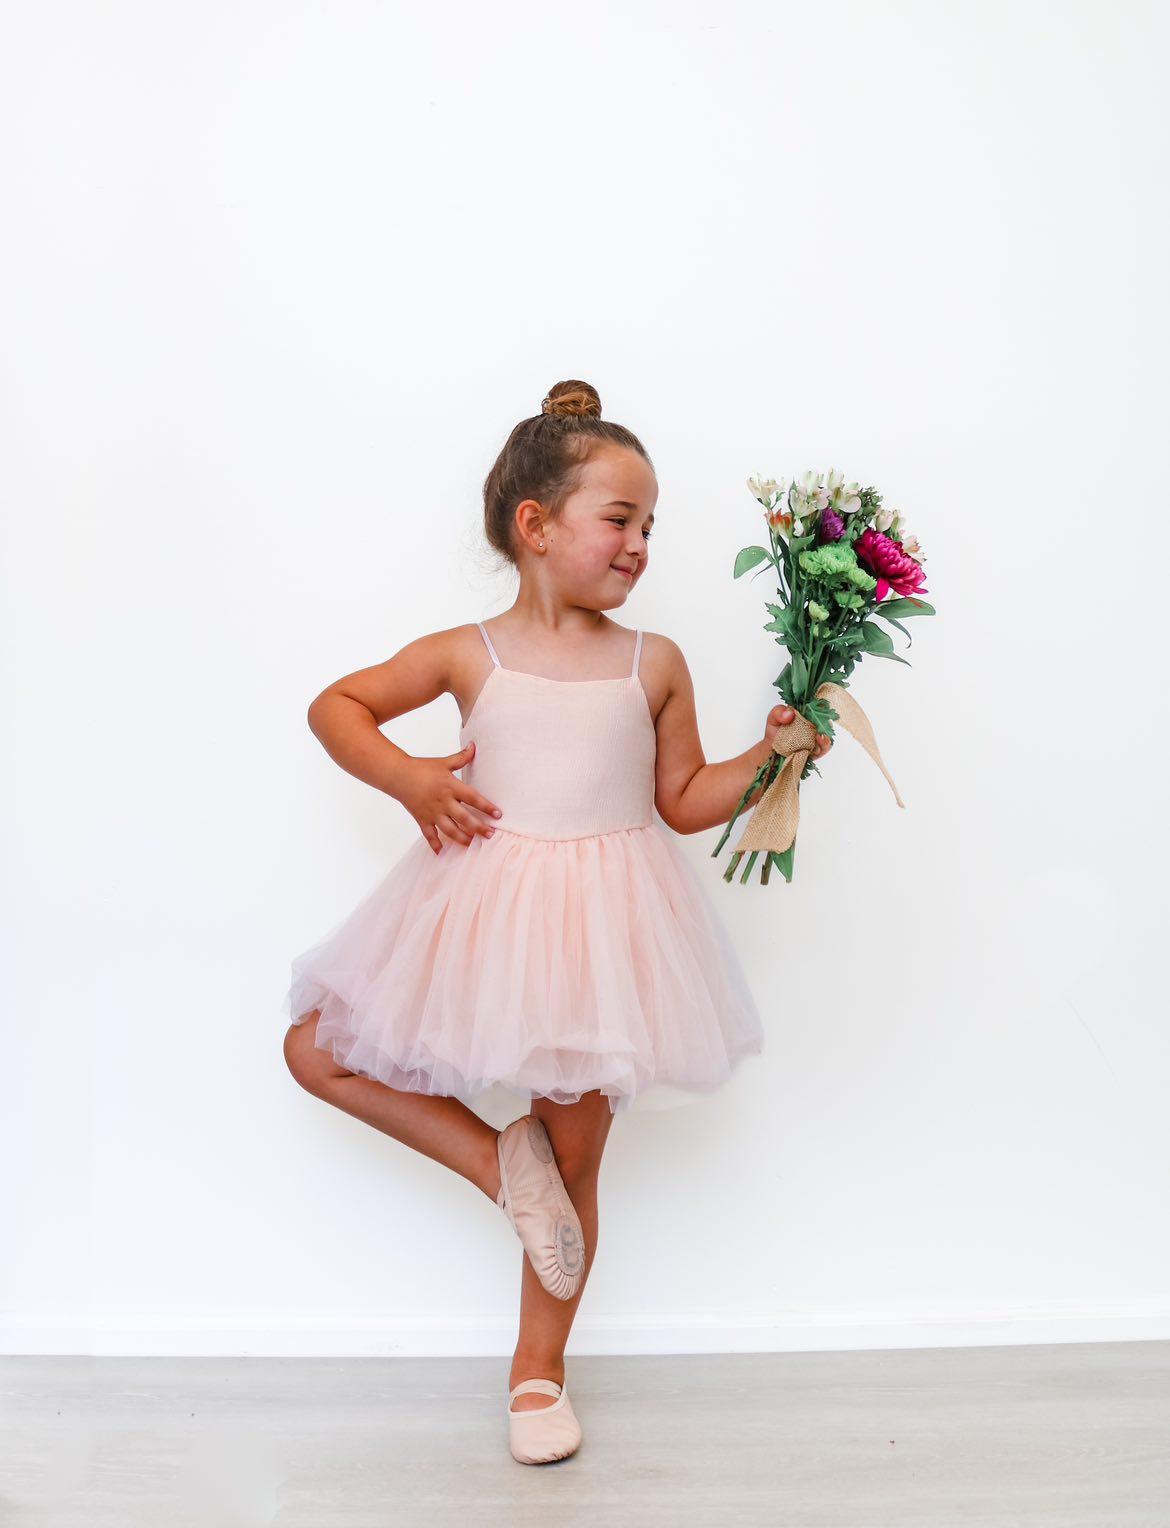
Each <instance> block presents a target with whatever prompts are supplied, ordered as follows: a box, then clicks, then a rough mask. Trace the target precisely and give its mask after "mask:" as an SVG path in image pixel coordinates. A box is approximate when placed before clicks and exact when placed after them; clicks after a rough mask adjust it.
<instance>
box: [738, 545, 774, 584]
mask: <svg viewBox="0 0 1170 1528" xmlns="http://www.w3.org/2000/svg"><path fill="white" fill-rule="evenodd" d="M772 560H773V559H772V554H771V553H770V552H769V551H767V550H766V549H765V548H764V547H762V546H745V547H744V549H743V551H742V552H739V553H738V554H737V555H736V559H735V571H734V573H733V574H732V577H733V578H738V577H739V575H740V574H741V573H746V572H747V571H748V569H749V568H754V567H755V566H756V564H757V563H761V562H772Z"/></svg>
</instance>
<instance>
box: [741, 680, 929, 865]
mask: <svg viewBox="0 0 1170 1528" xmlns="http://www.w3.org/2000/svg"><path fill="white" fill-rule="evenodd" d="M816 698H817V699H818V700H827V701H828V702H829V704H830V705H831V706H832V708H833V710H834V711H836V712H837V717H838V720H839V721H840V723H841V725H842V726H843V727H844V728H845V730H846V732H848V733H850V734H851V735H852V736H853V737H855V738H856V739H857V741H858V742H859V743H860V744H861V746H862V747H863V748H864V749H865V751H866V753H868V754H869V756H870V758H871V759H872V760H873V761H874V763H875V764H876V765H877V767H878V768H879V769H880V770H881V772H882V774H883V775H885V777H886V779H887V780H888V781H889V782H890V789H891V790H892V791H893V793H894V799H895V800H896V801H897V803H898V805H899V806H902V807H904V806H905V805H906V803H905V802H904V801H903V800H902V798H901V796H899V795H898V787H897V786H896V785H895V784H894V781H893V777H892V776H891V774H890V772H889V770H888V769H887V768H886V766H885V765H884V764H883V763H882V756H881V754H880V753H879V752H878V745H877V739H876V738H875V737H874V734H873V728H872V727H871V726H870V723H869V717H868V716H866V714H865V712H864V711H863V710H862V709H861V707H860V706H859V705H858V704H857V702H856V701H855V700H854V699H853V696H852V695H850V693H849V691H848V690H845V689H842V687H841V686H840V685H839V684H833V683H832V682H831V681H830V680H826V681H825V682H824V684H822V685H820V686H818V688H817V692H816ZM816 740H817V729H816V728H815V727H814V726H813V724H812V722H810V721H809V719H808V717H807V716H803V715H802V714H801V713H800V712H799V711H797V713H796V716H795V718H794V719H793V721H792V722H791V723H790V724H789V725H788V726H787V727H781V728H780V730H779V731H778V732H777V734H776V736H775V738H774V739H773V741H772V747H773V748H774V749H775V751H776V752H777V753H779V754H783V755H784V756H785V758H786V759H787V761H788V762H787V763H786V764H785V765H784V766H783V767H782V768H781V770H780V773H779V774H778V775H776V777H775V778H774V779H773V780H772V782H771V784H770V785H769V786H768V788H767V790H766V791H765V792H764V794H763V795H762V796H761V797H760V799H759V800H758V801H757V802H756V805H755V809H754V811H753V812H752V815H751V816H750V817H749V818H748V822H747V826H746V827H745V828H744V830H743V834H742V836H741V838H740V840H739V842H738V843H737V844H736V846H735V853H736V854H737V855H738V854H742V853H744V852H746V851H748V850H751V849H765V850H768V851H770V852H771V853H773V854H782V853H783V852H784V850H785V849H787V848H788V846H789V845H790V844H791V843H792V841H793V840H794V839H795V837H796V829H797V827H798V825H799V823H800V777H801V775H802V774H803V773H804V766H805V763H806V762H807V760H808V756H809V754H810V753H811V752H812V750H813V748H814V746H815V745H816Z"/></svg>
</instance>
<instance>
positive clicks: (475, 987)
mask: <svg viewBox="0 0 1170 1528" xmlns="http://www.w3.org/2000/svg"><path fill="white" fill-rule="evenodd" d="M292 976H293V980H292V985H291V987H290V988H289V990H288V992H287V994H286V996H285V1002H284V1011H285V1014H286V1015H287V1017H288V1018H289V1019H290V1020H291V1021H292V1022H293V1023H301V1022H303V1021H304V1020H305V1019H306V1018H308V1017H309V1016H310V1015H311V1013H312V1012H313V1010H315V1009H316V1010H319V1011H320V1019H319V1021H318V1024H317V1033H316V1045H317V1046H318V1047H319V1048H321V1049H323V1050H328V1051H329V1052H330V1053H331V1055H332V1057H333V1059H334V1060H335V1061H336V1062H337V1063H338V1064H339V1065H340V1066H343V1067H345V1068H346V1070H347V1071H350V1072H356V1073H358V1074H360V1075H363V1076H366V1077H372V1078H375V1079H377V1080H378V1081H379V1082H383V1083H386V1084H388V1085H389V1086H390V1087H392V1088H398V1089H401V1090H404V1091H408V1092H419V1093H441V1094H449V1095H453V1096H455V1097H458V1098H461V1099H463V1100H464V1101H468V1100H470V1099H472V1098H474V1097H476V1096H477V1095H478V1094H480V1093H483V1092H485V1091H486V1090H487V1089H489V1088H492V1087H495V1086H501V1087H503V1088H504V1089H505V1090H507V1091H509V1092H512V1093H517V1094H519V1095H520V1096H521V1097H523V1098H526V1099H532V1098H535V1097H543V1098H548V1099H551V1100H552V1101H554V1102H556V1103H564V1104H567V1103H576V1102H577V1101H578V1100H579V1099H580V1098H581V1096H582V1095H583V1094H584V1093H586V1092H591V1091H593V1090H594V1089H599V1090H600V1091H601V1092H602V1093H603V1094H604V1095H605V1096H606V1098H607V1099H608V1101H609V1107H610V1111H611V1113H614V1114H616V1113H618V1112H619V1111H622V1110H625V1109H628V1108H629V1107H631V1106H632V1105H633V1104H634V1102H635V1100H638V1101H639V1103H640V1104H641V1105H642V1106H648V1107H651V1108H666V1107H672V1106H674V1105H676V1104H680V1103H687V1102H693V1101H694V1100H695V1099H696V1098H698V1097H700V1096H702V1095H705V1094H709V1093H711V1092H713V1091H714V1090H715V1089H716V1088H718V1087H719V1086H720V1085H721V1084H722V1083H723V1082H725V1081H726V1080H727V1078H728V1077H729V1076H730V1074H731V1071H732V1069H733V1068H734V1067H735V1065H736V1063H737V1062H738V1061H739V1060H740V1059H741V1058H742V1057H744V1056H747V1055H751V1054H755V1053H758V1052H759V1051H760V1050H761V1049H762V1047H763V1033H762V1028H761V1022H760V1014H759V1011H758V1009H757V1007H756V1004H755V1001H754V999H753V997H752V994H751V991H750V989H749V987H748V985H747V982H746V979H745V977H744V974H743V971H742V970H741V967H740V965H739V961H738V957H737V954H736V951H735V949H734V946H733V945H732V944H731V940H730V937H729V935H728V933H727V931H726V929H725V928H724V926H723V924H722V922H721V921H720V919H719V917H718V915H717V913H716V912H715V908H714V904H713V903H712V901H711V899H710V897H709V894H708V892H707V890H706V888H705V887H703V886H702V884H701V883H700V881H699V878H698V876H697V875H696V873H695V871H694V869H693V867H692V866H691V864H690V861H689V860H687V859H686V857H685V856H684V855H683V853H682V851H681V850H680V849H679V848H678V846H677V845H676V844H675V843H674V841H673V839H672V837H671V835H670V833H669V832H668V830H666V829H665V828H663V827H661V826H660V825H659V824H658V823H657V822H656V821H655V822H651V823H649V824H648V825H646V826H643V827H634V828H627V829H623V830H620V831H618V832H613V833H603V834H596V835H593V836H590V837H585V838H567V839H547V838H533V837H527V836H523V835H520V834H516V833H509V832H508V831H507V830H505V829H503V828H499V827H497V828H496V831H495V834H494V835H493V837H491V838H490V839H489V838H485V837H483V836H482V835H479V834H477V835H475V837H473V839H472V841H471V843H470V844H467V845H463V844H458V843H455V842H452V841H447V840H444V843H443V848H442V851H441V853H439V854H435V852H434V851H433V850H432V849H431V848H430V846H429V845H428V844H427V843H426V842H425V840H423V839H422V838H419V839H418V840H417V841H416V842H415V843H414V845H413V846H412V847H411V848H410V849H408V850H407V851H406V853H405V854H404V855H403V856H402V858H401V859H400V860H398V862H397V863H396V864H395V865H394V866H393V868H392V869H391V870H390V872H389V874H387V875H386V876H385V877H384V878H383V879H382V880H381V881H380V882H379V883H378V884H377V885H376V886H375V887H374V888H373V890H372V891H371V892H370V893H369V894H368V895H367V896H366V897H365V898H364V899H363V900H362V901H361V902H360V903H359V904H358V906H357V907H356V908H354V910H353V911H352V912H351V913H350V914H349V915H348V916H347V917H346V918H345V919H344V920H343V921H342V922H341V923H340V924H338V925H337V926H336V927H335V928H334V929H332V930H331V931H330V933H329V934H327V935H326V936H325V938H324V939H323V940H321V941H320V942H319V943H318V944H316V945H314V946H313V947H312V948H311V949H309V950H307V951H305V953H304V954H302V955H300V956H299V957H298V958H297V959H296V960H295V961H294V962H293V966H292Z"/></svg>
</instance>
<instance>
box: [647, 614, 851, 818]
mask: <svg viewBox="0 0 1170 1528" xmlns="http://www.w3.org/2000/svg"><path fill="white" fill-rule="evenodd" d="M655 645H656V648H657V652H656V654H655V656H656V659H658V661H660V662H661V663H662V665H663V667H664V669H665V671H666V674H665V677H666V682H667V684H668V686H669V688H668V693H667V697H666V699H665V700H664V701H663V703H662V705H661V707H660V708H659V711H658V715H657V716H656V717H655V720H654V726H655V731H656V733H657V738H658V744H657V747H658V756H657V763H656V765H655V779H654V805H655V807H656V808H657V809H658V813H659V816H660V817H661V818H662V820H663V822H665V823H666V825H667V826H668V827H670V828H673V829H674V831H675V832H676V833H701V832H703V830H704V829H705V828H714V827H721V826H722V825H723V824H724V823H725V822H726V821H727V820H728V818H729V817H730V816H731V814H732V812H734V810H735V808H736V804H737V803H738V801H739V798H740V797H741V796H742V795H743V793H744V791H746V790H747V788H748V786H749V785H750V784H751V783H752V780H753V779H754V778H755V775H756V772H757V771H758V770H759V768H760V766H761V765H763V764H764V763H765V762H766V761H767V760H768V759H769V758H770V757H771V755H772V752H773V749H772V740H773V739H774V738H775V736H776V733H777V732H778V731H779V730H780V728H781V727H785V726H787V725H788V724H789V723H790V722H791V721H792V720H793V718H794V717H795V715H796V713H795V711H793V710H792V708H791V706H785V705H777V706H773V707H772V709H771V710H770V711H769V712H768V714H767V717H766V718H765V721H764V731H763V735H762V736H761V737H760V739H759V740H758V741H757V742H755V743H753V744H752V745H751V747H750V748H745V749H744V751H743V753H740V754H737V755H736V756H735V758H733V759H725V760H723V761H722V762H721V763H718V764H708V763H707V759H706V756H705V754H704V753H703V745H702V742H701V741H700V739H699V725H698V719H697V717H696V715H695V688H694V683H693V681H692V679H691V673H690V669H689V668H688V667H687V662H686V659H685V658H684V657H683V654H682V650H681V649H680V648H679V647H678V645H677V644H676V643H674V642H672V641H670V639H669V638H667V637H659V638H658V641H657V643H656V644H655ZM832 746H833V742H832V739H831V738H829V737H826V736H825V734H824V733H818V734H817V742H816V748H815V750H814V752H813V755H812V757H813V758H816V759H819V758H820V757H821V756H822V755H823V754H825V753H827V752H828V750H829V749H830V748H831V747H832ZM762 794H763V788H762V787H759V788H757V789H756V790H755V791H753V792H752V794H751V795H750V796H749V797H748V799H747V801H746V802H745V804H744V810H745V811H746V810H748V809H749V808H750V807H753V806H754V805H755V804H756V802H757V801H758V800H759V799H760V796H761V795H762Z"/></svg>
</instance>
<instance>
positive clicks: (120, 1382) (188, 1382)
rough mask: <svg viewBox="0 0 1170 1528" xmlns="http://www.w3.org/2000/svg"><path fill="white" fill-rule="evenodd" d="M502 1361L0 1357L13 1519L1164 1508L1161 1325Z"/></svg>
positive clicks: (717, 1517)
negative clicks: (563, 1409) (549, 1443)
mask: <svg viewBox="0 0 1170 1528" xmlns="http://www.w3.org/2000/svg"><path fill="white" fill-rule="evenodd" d="M507 1374H508V1360H507V1359H506V1358H499V1359H495V1358H492V1359H484V1358H473V1359H452V1358H403V1359H295V1358H289V1359H267V1358H265V1359H190V1358H176V1359H172V1358H155V1359H138V1358H101V1359H93V1358H3V1359H0V1400H2V1403H3V1411H4V1417H3V1424H4V1425H3V1428H2V1430H0V1524H3V1525H4V1528H21V1525H26V1524H27V1525H34V1524H35V1525H36V1528H115V1525H116V1528H139V1525H143V1528H146V1525H149V1528H194V1525H200V1528H203V1525H208V1528H210V1525H214V1528H231V1525H236V1524H240V1525H243V1524H249V1525H250V1524H272V1525H275V1528H335V1525H336V1528H341V1525H344V1528H375V1525H376V1528H415V1525H418V1528H422V1525H426V1528H445V1525H449V1524H454V1523H456V1522H459V1523H461V1524H466V1525H468V1528H495V1525H497V1524H499V1525H503V1524H509V1525H527V1524H533V1525H536V1524H540V1525H542V1528H576V1525H578V1524H580V1525H585V1524H589V1525H592V1528H609V1525H621V1528H627V1525H633V1524H634V1523H635V1520H636V1522H637V1525H638V1528H642V1525H654V1528H692V1525H694V1528H700V1525H701V1528H718V1525H722V1524H728V1525H735V1528H744V1525H755V1524H761V1525H763V1524H766V1525H769V1528H886V1525H889V1528H920V1525H923V1528H925V1525H929V1528H950V1525H952V1524H962V1525H971V1528H974V1525H980V1528H1026V1525H1031V1524H1036V1525H1040V1524H1043V1525H1044V1528H1089V1525H1092V1528H1139V1525H1140V1528H1170V1343H1167V1342H1124V1343H1086V1344H1064V1345H1053V1346H1043V1347H995V1348H989V1347H983V1348H931V1349H901V1350H899V1349H892V1350H883V1351H867V1352H854V1353H834V1352H826V1353H792V1354H763V1353H761V1354H746V1355H743V1354H741V1355H728V1356H707V1355H702V1356H699V1355H694V1356H683V1357H672V1358H575V1357H573V1356H572V1355H570V1358H569V1364H568V1370H567V1374H568V1384H569V1393H570V1395H571V1397H572V1399H573V1403H574V1408H575V1410H576V1412H577V1415H578V1417H579V1419H580V1421H581V1426H582V1429H583V1432H584V1441H583V1442H582V1444H581V1447H580V1448H579V1449H578V1451H577V1453H576V1454H575V1455H574V1456H573V1457H572V1458H570V1459H566V1460H563V1461H560V1462H559V1463H556V1464H549V1465H538V1466H533V1465H528V1466H526V1465H521V1464H517V1463H516V1462H515V1461H514V1460H513V1459H512V1458H511V1456H510V1455H509V1453H508V1451H507V1443H506V1437H507V1422H506V1419H505V1415H504V1407H505V1403H506V1400H505V1398H506V1385H507Z"/></svg>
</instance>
